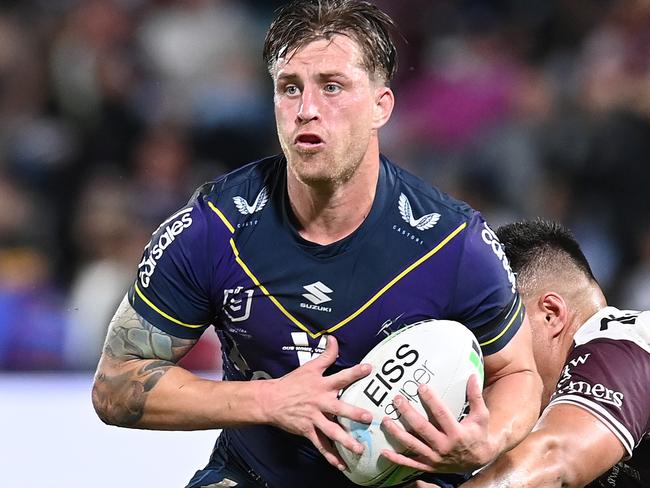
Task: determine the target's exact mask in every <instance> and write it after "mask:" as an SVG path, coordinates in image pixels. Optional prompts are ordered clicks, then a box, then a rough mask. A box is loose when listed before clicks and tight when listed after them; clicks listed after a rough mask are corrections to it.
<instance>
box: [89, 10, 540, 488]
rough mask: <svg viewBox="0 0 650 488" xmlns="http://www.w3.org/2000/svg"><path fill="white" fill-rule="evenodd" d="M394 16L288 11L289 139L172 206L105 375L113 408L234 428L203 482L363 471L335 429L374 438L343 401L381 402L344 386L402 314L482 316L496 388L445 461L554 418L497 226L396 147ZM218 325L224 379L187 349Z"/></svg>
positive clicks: (278, 43)
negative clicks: (392, 142)
mask: <svg viewBox="0 0 650 488" xmlns="http://www.w3.org/2000/svg"><path fill="white" fill-rule="evenodd" d="M392 28H393V23H392V20H391V19H390V18H389V17H388V16H387V15H386V14H385V13H384V12H382V11H381V10H379V9H378V8H376V7H375V6H374V5H372V4H370V3H368V2H363V1H353V0H308V1H302V0H301V1H296V2H292V3H290V4H288V5H287V6H286V7H284V8H283V9H282V10H281V11H280V12H279V13H278V15H277V17H276V19H275V20H274V22H273V24H272V25H271V27H270V29H269V32H268V34H267V37H266V42H265V47H264V57H265V59H266V61H267V63H268V67H269V72H270V74H271V76H272V78H273V86H274V104H275V117H276V122H277V131H278V137H279V140H280V144H281V147H282V152H283V154H282V155H280V156H273V157H270V158H266V159H263V160H261V161H258V162H255V163H252V164H250V165H247V166H245V167H243V168H241V169H239V170H236V171H234V172H232V173H230V174H227V175H225V176H222V177H220V178H218V179H216V180H215V181H212V182H210V183H207V184H205V185H203V186H202V187H201V188H199V189H198V190H197V192H196V193H195V195H194V196H193V197H192V199H191V200H190V201H189V203H188V204H187V205H186V206H184V207H183V208H181V209H180V210H179V211H178V212H176V213H175V214H174V215H172V216H171V217H169V219H167V220H166V221H165V222H163V223H162V224H161V226H160V227H159V228H158V230H157V231H156V232H154V234H153V237H152V239H151V241H150V243H149V244H148V245H147V247H146V248H145V252H144V256H143V258H142V261H141V262H140V265H139V266H138V277H137V280H136V281H135V283H134V285H133V286H132V288H131V289H130V290H129V293H128V295H127V297H125V299H124V301H123V302H122V304H121V305H120V307H119V308H118V310H117V312H116V314H115V317H114V318H113V320H112V321H111V325H110V327H109V331H108V335H107V339H106V344H105V347H104V351H103V354H102V358H101V360H100V363H99V366H98V370H97V374H96V378H95V383H94V387H93V404H94V406H95V409H96V410H97V412H98V415H99V416H100V417H101V418H102V420H104V421H105V422H107V423H110V424H115V425H121V426H127V427H136V428H148V429H185V430H190V429H211V428H222V429H223V431H222V433H221V435H220V436H219V438H218V440H217V444H216V446H215V449H214V451H213V453H212V456H211V458H210V461H209V463H208V465H207V466H206V467H205V469H203V470H200V471H198V472H197V473H196V475H195V476H194V478H193V479H192V480H191V481H190V484H189V485H188V487H190V488H198V487H217V486H237V487H239V488H244V487H281V488H291V487H296V488H304V487H307V486H308V487H310V488H318V487H323V488H325V487H327V488H330V487H337V488H339V487H340V488H345V487H352V486H355V485H353V483H352V482H351V481H349V480H348V479H347V478H346V477H345V476H344V474H343V473H341V470H344V469H346V466H345V464H344V463H343V460H342V458H341V456H340V455H339V454H338V452H337V450H336V449H335V447H334V445H333V441H337V442H339V443H341V444H342V445H343V446H345V447H346V448H348V449H350V450H354V451H356V452H358V453H359V452H362V450H363V449H364V445H363V444H361V443H360V442H359V441H358V440H357V439H355V438H354V437H353V436H352V435H351V434H350V433H349V432H346V431H345V430H344V429H343V428H342V427H341V426H340V425H339V424H338V422H336V417H337V416H339V417H347V418H349V419H351V420H354V421H356V422H359V423H362V424H363V423H365V424H369V423H370V422H371V420H372V417H371V415H370V413H369V412H368V411H366V410H364V409H361V408H358V407H355V406H353V405H349V404H346V403H344V402H342V401H341V400H339V399H338V397H337V394H338V392H339V391H340V390H341V389H342V388H345V387H346V386H347V385H349V384H351V383H352V382H354V381H356V380H357V379H359V378H362V377H364V376H366V375H368V374H369V373H370V366H369V365H367V364H359V362H360V361H361V359H362V358H363V357H364V356H365V355H366V353H368V351H370V349H372V347H374V346H375V345H376V344H378V343H379V342H380V341H381V340H382V339H383V337H385V335H386V334H389V333H391V332H393V331H395V330H397V329H399V328H401V327H403V326H404V325H406V324H409V323H413V322H416V321H418V320H422V319H425V318H431V317H433V318H447V319H454V320H458V321H461V322H462V323H464V324H465V325H466V326H467V327H468V328H470V329H472V330H473V331H474V333H475V334H476V335H477V336H478V337H479V339H480V342H481V343H482V348H483V353H484V356H485V371H486V387H485V391H484V393H485V402H484V401H483V397H482V394H481V390H480V388H479V386H478V383H477V381H476V380H474V381H472V382H470V386H469V389H468V391H469V401H470V404H471V406H472V407H473V413H472V414H470V416H468V417H467V418H465V419H464V420H463V421H462V422H456V421H455V419H454V422H455V423H454V424H453V427H454V431H453V435H451V434H452V433H450V435H444V436H443V437H444V438H443V439H442V440H443V442H444V453H442V454H441V456H440V457H439V458H437V459H436V460H434V461H433V462H432V464H431V467H432V468H433V469H436V470H438V471H440V470H444V471H449V472H454V471H465V470H468V469H471V468H474V467H476V466H479V465H482V464H484V463H486V462H489V461H490V460H492V459H493V458H494V457H495V456H496V455H497V454H498V453H499V452H501V451H503V450H506V449H508V448H510V447H512V446H513V445H515V444H516V443H517V442H519V440H521V439H522V438H523V436H524V435H525V434H526V433H527V432H528V431H529V429H530V427H531V426H532V424H533V422H534V420H535V417H536V415H537V411H538V408H539V405H538V404H537V403H536V402H535V401H534V400H533V401H531V400H529V398H533V399H535V398H539V395H540V391H541V381H540V379H539V376H538V374H537V372H536V370H535V365H534V361H533V359H532V348H531V336H530V329H529V325H528V321H527V319H526V318H525V315H524V311H523V308H522V305H521V300H520V298H519V295H518V294H517V292H516V290H515V286H514V277H513V276H512V273H511V272H510V270H509V268H508V265H507V259H506V258H505V256H504V255H503V252H502V251H501V247H500V246H499V245H498V241H497V239H496V236H495V235H494V233H493V232H492V231H491V230H490V228H489V227H488V226H487V224H486V223H485V222H484V220H483V219H482V217H481V216H480V215H479V214H478V212H476V211H474V210H473V209H471V208H469V207H468V206H467V205H466V204H464V203H463V202H459V201H457V200H454V199H453V198H451V197H449V196H447V195H445V194H443V193H442V192H440V191H438V190H436V189H434V188H431V187H430V186H428V185H426V184H424V183H423V182H422V181H420V180H418V179H417V178H415V177H414V176H412V175H410V174H408V173H407V172H405V171H403V170H402V169H400V168H398V167H397V166H395V165H393V164H392V163H391V162H390V161H389V160H388V159H387V158H386V157H384V156H383V155H381V154H380V152H379V138H378V131H379V129H380V128H381V127H382V126H383V125H384V124H385V123H386V122H387V121H388V119H389V117H390V115H391V112H392V109H393V105H394V95H393V92H392V90H391V89H390V87H389V83H390V80H391V78H392V76H393V74H394V72H395V66H396V54H395V47H394V45H393V42H392V40H391V37H390V30H391V29H392ZM211 325H213V326H214V327H215V328H216V329H217V332H218V334H219V337H220V339H221V345H222V350H223V359H224V380H225V381H209V380H206V379H202V378H199V377H197V376H195V375H193V374H192V373H190V372H188V371H186V370H184V369H183V368H181V367H179V366H177V365H176V363H177V361H178V360H179V359H180V358H181V357H182V356H183V355H184V354H186V353H187V352H188V351H189V350H190V349H191V348H192V346H193V345H194V344H195V343H196V342H197V340H198V338H199V337H200V335H201V333H202V332H203V331H204V330H205V329H206V328H207V327H209V326H211ZM256 379H263V380H264V381H250V380H256ZM388 386H390V385H388ZM388 393H390V395H389V394H388ZM388 393H387V395H386V398H387V399H386V400H385V403H386V405H385V407H386V408H389V406H391V405H390V403H391V402H392V398H393V397H394V393H395V392H392V391H388ZM515 395H520V396H521V398H520V399H519V400H518V401H513V400H511V398H512V397H513V396H515ZM393 408H394V407H393ZM328 463H329V464H328Z"/></svg>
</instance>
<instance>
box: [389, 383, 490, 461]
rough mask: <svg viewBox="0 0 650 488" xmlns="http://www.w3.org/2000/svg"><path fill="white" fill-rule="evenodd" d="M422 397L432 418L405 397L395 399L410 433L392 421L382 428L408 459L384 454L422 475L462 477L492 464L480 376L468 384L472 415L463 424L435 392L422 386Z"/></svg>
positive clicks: (419, 389)
mask: <svg viewBox="0 0 650 488" xmlns="http://www.w3.org/2000/svg"><path fill="white" fill-rule="evenodd" d="M418 396H419V397H420V401H421V402H422V405H423V406H424V409H425V410H426V411H427V414H428V416H429V418H428V419H427V418H425V417H423V416H422V415H421V414H420V413H419V412H418V411H417V410H415V408H413V406H412V405H411V404H410V403H409V402H408V401H407V400H406V399H405V398H404V397H401V396H397V397H396V398H395V404H396V405H397V407H398V409H399V411H400V413H401V414H402V421H403V422H404V424H405V425H406V426H408V427H407V428H408V430H409V432H407V431H405V430H404V429H402V428H401V427H400V426H399V425H398V424H397V423H396V422H394V421H393V420H391V419H390V418H388V417H385V418H384V419H383V421H382V427H383V428H384V429H385V430H386V431H387V432H388V433H389V435H391V436H393V437H394V438H396V439H397V440H398V441H399V442H400V443H401V444H402V445H404V446H405V447H406V448H407V449H408V456H406V455H404V454H397V453H396V452H394V451H390V450H384V451H382V455H383V456H384V457H385V458H386V459H388V460H389V461H392V462H394V463H397V464H401V465H404V466H409V467H412V468H415V469H418V470H420V471H426V472H434V471H435V472H439V473H461V472H467V471H471V470H473V469H476V468H478V467H480V466H482V465H484V464H486V463H488V462H490V461H491V460H492V459H493V457H494V456H495V455H496V449H495V448H494V447H493V446H492V445H491V443H490V440H489V436H488V423H489V411H488V408H487V406H486V405H485V402H484V400H483V394H482V392H481V388H480V387H479V384H478V379H477V377H476V375H472V377H470V380H469V381H468V383H467V398H468V401H469V414H468V415H467V417H465V418H464V419H462V420H461V421H460V422H458V421H457V420H456V418H455V417H454V415H453V414H452V413H451V412H450V411H449V409H448V408H447V406H446V405H445V404H444V403H442V401H441V400H440V398H438V396H437V395H436V394H435V392H434V391H433V390H431V388H429V387H427V386H426V385H420V387H419V388H418Z"/></svg>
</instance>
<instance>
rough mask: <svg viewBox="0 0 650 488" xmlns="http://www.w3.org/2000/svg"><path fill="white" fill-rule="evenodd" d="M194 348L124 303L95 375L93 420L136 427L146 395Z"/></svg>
mask: <svg viewBox="0 0 650 488" xmlns="http://www.w3.org/2000/svg"><path fill="white" fill-rule="evenodd" d="M196 342H197V339H181V338H178V337H174V336H172V335H169V334H167V333H166V332H163V331H162V330H160V329H158V328H156V327H155V326H153V325H151V324H150V323H149V322H147V321H146V320H145V319H144V318H142V317H141V316H140V315H139V314H138V313H137V312H136V311H135V310H134V309H133V307H132V306H131V305H130V304H129V301H128V300H127V299H126V298H125V299H124V300H122V303H121V304H120V306H119V307H118V309H117V312H116V313H115V316H114V317H113V320H111V323H110V325H109V329H108V334H107V336H106V342H105V343H104V350H103V352H102V356H101V358H100V361H99V365H98V366H97V372H96V373H95V379H94V383H93V390H92V401H93V406H94V408H95V411H96V412H97V415H98V416H99V417H100V418H101V419H102V420H103V421H104V422H105V423H107V424H111V425H121V426H127V427H128V426H136V425H138V423H139V422H140V421H141V419H142V417H143V416H144V414H145V403H146V400H147V397H148V396H149V394H150V392H151V391H152V390H153V389H154V388H155V387H156V385H157V384H158V382H159V381H160V380H161V379H162V377H163V376H164V375H165V374H166V373H167V371H168V370H169V369H170V368H172V367H174V366H175V363H176V362H177V361H178V360H179V359H180V358H182V357H183V356H184V355H185V354H187V352H188V351H189V350H190V349H191V348H192V346H193V345H194V344H195V343H196Z"/></svg>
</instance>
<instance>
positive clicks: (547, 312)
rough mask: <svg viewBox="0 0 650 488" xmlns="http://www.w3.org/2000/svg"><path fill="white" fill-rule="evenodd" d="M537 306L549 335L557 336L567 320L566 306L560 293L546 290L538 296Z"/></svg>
mask: <svg viewBox="0 0 650 488" xmlns="http://www.w3.org/2000/svg"><path fill="white" fill-rule="evenodd" d="M538 306H539V308H540V310H541V312H542V313H543V314H544V324H545V325H546V327H547V328H548V329H547V330H548V332H549V335H550V336H551V337H556V336H558V335H559V334H560V333H561V332H562V330H564V327H565V325H566V324H567V322H568V307H567V303H566V301H565V300H564V298H563V297H562V295H560V294H558V293H555V292H552V291H550V292H546V293H544V294H542V295H541V296H540V297H539V301H538Z"/></svg>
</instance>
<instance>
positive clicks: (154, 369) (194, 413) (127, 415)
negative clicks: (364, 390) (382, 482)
mask: <svg viewBox="0 0 650 488" xmlns="http://www.w3.org/2000/svg"><path fill="white" fill-rule="evenodd" d="M195 343H196V340H188V339H180V338H178V337H174V336H172V335H170V334H167V333H166V332H164V331H162V330H160V329H158V328H156V327H155V326H154V325H152V324H151V323H149V322H147V321H146V320H145V319H144V318H143V317H141V316H140V315H139V314H138V313H137V312H136V311H135V310H134V309H133V308H132V306H131V305H130V304H129V302H128V300H127V299H126V298H125V299H124V300H123V301H122V303H121V304H120V306H119V308H118V310H117V312H116V314H115V316H114V317H113V320H112V321H111V323H110V326H109V330H108V334H107V338H106V342H105V344H104V350H103V353H102V356H101V359H100V362H99V365H98V368H97V372H96V374H95V382H94V385H93V392H92V399H93V405H94V407H95V410H96V411H97V414H98V415H99V417H100V418H101V419H102V420H103V421H104V422H105V423H107V424H112V425H119V426H124V427H135V428H143V429H164V430H196V429H213V428H222V427H231V426H241V425H250V424H271V425H275V426H277V427H279V428H282V429H284V430H286V431H288V432H291V433H294V434H298V435H303V436H304V437H307V438H308V439H309V440H311V441H312V443H313V444H314V445H315V446H316V447H317V448H318V449H319V450H320V451H321V453H323V455H324V456H325V457H326V459H327V460H328V461H329V462H330V463H331V464H333V465H335V466H337V467H339V468H341V466H342V465H343V461H342V459H341V458H340V456H339V455H338V453H337V451H336V449H335V448H334V447H333V446H332V444H331V442H330V439H331V440H336V441H338V442H340V443H341V444H343V445H344V446H345V447H347V448H348V449H350V450H352V451H356V452H360V451H362V450H363V446H362V445H361V444H360V443H358V442H357V441H356V440H355V439H354V438H353V437H352V436H351V435H350V434H348V433H346V432H345V430H343V428H342V427H341V426H340V425H338V423H336V422H335V421H334V420H333V416H344V417H348V418H350V419H352V420H356V421H358V422H369V421H370V420H371V418H372V416H371V414H370V413H369V412H367V411H366V410H363V409H361V408H357V407H353V406H351V405H348V404H346V403H344V402H342V401H340V400H338V398H337V393H338V391H339V390H340V389H341V388H344V387H345V386H347V385H348V384H350V383H352V382H354V381H356V380H357V379H359V378H362V377H364V376H366V375H367V374H368V373H369V372H370V367H369V366H368V365H356V366H354V367H352V368H348V369H345V370H343V371H340V372H338V373H336V374H333V375H330V376H326V377H324V376H323V373H324V371H325V370H326V369H327V368H328V367H329V366H330V365H331V364H333V363H334V361H335V360H336V356H337V353H338V346H337V343H336V340H335V339H334V338H333V337H328V341H327V347H326V350H325V352H323V354H321V355H320V356H319V357H318V358H316V359H314V360H312V361H310V362H308V363H306V364H305V365H303V366H301V367H299V368H297V369H296V370H294V371H292V372H291V373H289V374H287V375H285V376H283V377H282V378H278V379H272V380H264V381H212V380H207V379H204V378H200V377H198V376H196V375H194V374H192V373H191V372H189V371H187V370H185V369H183V368H182V367H180V366H177V365H176V362H177V361H178V360H179V359H180V358H182V357H183V356H184V355H185V354H186V353H187V352H188V351H189V350H190V349H191V348H192V346H193V345H194V344H195ZM369 417H370V420H369ZM343 467H344V466H343ZM341 469H342V468H341Z"/></svg>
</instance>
